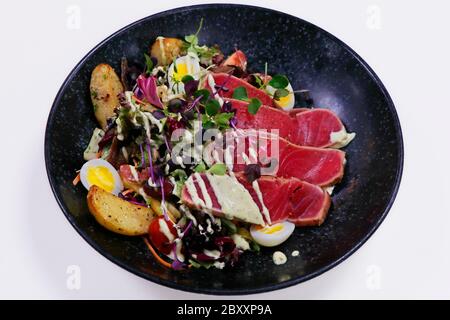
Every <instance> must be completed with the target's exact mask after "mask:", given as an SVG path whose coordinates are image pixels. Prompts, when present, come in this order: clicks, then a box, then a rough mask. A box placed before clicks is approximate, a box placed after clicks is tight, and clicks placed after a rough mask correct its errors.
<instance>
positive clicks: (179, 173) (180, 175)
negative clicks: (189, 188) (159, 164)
mask: <svg viewBox="0 0 450 320" xmlns="http://www.w3.org/2000/svg"><path fill="white" fill-rule="evenodd" d="M170 175H171V176H172V177H174V178H175V179H179V180H187V174H186V172H185V171H184V170H183V169H175V170H173V171H172V172H171V173H170Z"/></svg>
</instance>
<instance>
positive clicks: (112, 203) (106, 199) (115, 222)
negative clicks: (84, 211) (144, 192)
mask: <svg viewBox="0 0 450 320" xmlns="http://www.w3.org/2000/svg"><path fill="white" fill-rule="evenodd" d="M87 203H88V208H89V211H90V212H91V214H92V215H93V216H94V218H95V220H97V222H98V223H100V224H101V225H102V226H103V227H105V228H106V229H108V230H110V231H112V232H115V233H119V234H122V235H126V236H139V235H144V234H146V233H147V232H148V227H149V225H150V222H151V221H152V219H153V217H154V216H155V214H154V212H153V210H152V209H150V208H147V207H144V206H139V205H136V204H133V203H130V202H128V201H125V200H123V199H120V198H119V197H117V196H115V195H113V194H112V193H109V192H107V191H105V190H103V189H101V188H99V187H97V186H92V187H91V188H90V189H89V192H88V195H87Z"/></svg>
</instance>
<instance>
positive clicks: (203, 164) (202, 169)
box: [194, 162, 206, 172]
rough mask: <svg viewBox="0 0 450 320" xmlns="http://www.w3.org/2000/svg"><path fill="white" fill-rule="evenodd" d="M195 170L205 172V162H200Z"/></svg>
mask: <svg viewBox="0 0 450 320" xmlns="http://www.w3.org/2000/svg"><path fill="white" fill-rule="evenodd" d="M194 171H195V172H205V171H206V165H205V163H203V162H200V163H199V164H198V165H197V166H196V167H195V168H194Z"/></svg>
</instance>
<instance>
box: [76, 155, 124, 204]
mask: <svg viewBox="0 0 450 320" xmlns="http://www.w3.org/2000/svg"><path fill="white" fill-rule="evenodd" d="M92 167H103V168H106V169H107V170H108V172H109V173H111V175H112V178H113V181H112V182H113V184H114V188H113V190H112V191H111V193H112V194H115V195H118V194H119V192H121V191H122V190H123V183H122V180H121V179H120V176H119V173H118V172H117V170H116V169H115V168H114V167H113V166H112V165H111V164H110V163H109V162H108V161H106V160H103V159H93V160H89V161H88V162H86V163H85V164H84V165H83V166H82V167H81V170H80V180H81V183H82V184H83V186H84V187H85V188H86V189H87V190H89V188H90V187H91V186H92V184H91V182H90V181H89V178H88V171H89V169H90V168H92ZM99 187H101V186H99Z"/></svg>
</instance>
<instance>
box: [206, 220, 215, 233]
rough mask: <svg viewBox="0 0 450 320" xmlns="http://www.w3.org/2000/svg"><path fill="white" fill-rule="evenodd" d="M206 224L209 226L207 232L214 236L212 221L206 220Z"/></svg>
mask: <svg viewBox="0 0 450 320" xmlns="http://www.w3.org/2000/svg"><path fill="white" fill-rule="evenodd" d="M206 224H207V226H206V232H208V233H210V234H213V233H214V230H213V228H212V226H211V220H209V219H208V220H206Z"/></svg>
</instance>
